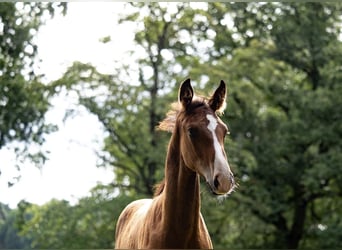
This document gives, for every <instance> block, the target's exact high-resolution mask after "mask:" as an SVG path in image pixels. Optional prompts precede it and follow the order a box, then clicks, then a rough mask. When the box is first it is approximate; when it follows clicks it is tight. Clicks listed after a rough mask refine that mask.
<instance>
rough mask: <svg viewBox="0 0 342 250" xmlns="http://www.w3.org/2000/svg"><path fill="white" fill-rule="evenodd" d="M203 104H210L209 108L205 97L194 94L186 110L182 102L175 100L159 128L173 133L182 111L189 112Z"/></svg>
mask: <svg viewBox="0 0 342 250" xmlns="http://www.w3.org/2000/svg"><path fill="white" fill-rule="evenodd" d="M203 106H208V108H209V105H208V100H207V99H206V98H205V97H200V96H194V98H193V100H192V102H191V103H190V105H189V106H188V107H187V109H186V110H184V109H183V107H182V104H181V103H179V102H174V103H172V104H171V109H170V110H169V111H168V112H167V113H166V118H165V119H164V120H163V121H161V122H160V123H159V126H158V127H157V128H158V129H159V130H162V131H167V132H170V133H172V132H173V130H174V128H175V126H176V121H177V117H178V115H179V114H180V113H181V112H185V113H186V114H189V113H191V112H193V111H194V110H195V109H197V108H199V107H203Z"/></svg>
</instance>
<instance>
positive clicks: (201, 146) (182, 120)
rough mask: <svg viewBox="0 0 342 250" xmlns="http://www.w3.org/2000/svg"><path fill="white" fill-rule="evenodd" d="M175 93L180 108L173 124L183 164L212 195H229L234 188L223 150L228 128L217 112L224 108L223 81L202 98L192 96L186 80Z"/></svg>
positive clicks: (191, 90)
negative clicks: (201, 179) (211, 92)
mask: <svg viewBox="0 0 342 250" xmlns="http://www.w3.org/2000/svg"><path fill="white" fill-rule="evenodd" d="M178 96H179V104H180V105H181V111H180V112H179V114H178V116H177V120H176V124H175V127H176V128H177V130H178V133H179V136H180V152H181V157H182V160H183V161H184V164H185V165H186V166H187V167H188V168H190V169H191V170H192V171H195V172H197V173H198V174H199V175H201V176H202V177H204V178H205V180H206V182H207V183H208V184H209V187H210V188H211V191H212V192H213V193H214V194H216V195H224V194H228V193H229V192H231V191H232V190H233V188H234V187H235V182H234V176H233V173H232V171H231V170H230V167H229V164H228V160H227V155H226V153H225V150H224V139H225V136H226V134H227V133H228V128H227V126H226V125H225V124H224V123H223V122H222V120H221V119H220V118H219V117H218V115H217V113H219V112H222V110H223V109H224V108H225V98H226V84H225V83H224V81H221V83H220V85H219V87H218V88H217V89H216V91H215V92H214V94H213V95H212V96H211V97H210V98H209V99H205V98H200V97H197V96H195V95H194V91H193V88H192V86H191V83H190V79H187V80H185V81H184V82H183V83H182V85H181V86H180V88H179V94H178Z"/></svg>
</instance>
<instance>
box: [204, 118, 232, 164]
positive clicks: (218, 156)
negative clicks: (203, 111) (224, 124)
mask: <svg viewBox="0 0 342 250" xmlns="http://www.w3.org/2000/svg"><path fill="white" fill-rule="evenodd" d="M207 119H208V121H209V124H208V126H207V128H208V129H209V131H210V132H211V134H212V135H213V142H214V149H215V162H214V166H215V168H216V167H223V166H227V163H226V158H225V157H224V155H223V152H222V148H221V145H220V143H219V141H218V139H217V136H216V133H215V130H216V127H217V119H216V118H215V117H214V116H213V115H207ZM228 168H229V167H228Z"/></svg>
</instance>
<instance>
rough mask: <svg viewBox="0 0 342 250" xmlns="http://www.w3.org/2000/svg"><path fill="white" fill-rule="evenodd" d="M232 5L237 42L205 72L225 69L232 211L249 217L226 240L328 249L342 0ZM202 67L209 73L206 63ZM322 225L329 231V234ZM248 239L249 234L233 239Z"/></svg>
mask: <svg viewBox="0 0 342 250" xmlns="http://www.w3.org/2000/svg"><path fill="white" fill-rule="evenodd" d="M232 6H233V9H235V12H233V13H232V16H233V17H234V18H233V20H234V24H235V29H236V33H237V35H235V37H236V38H238V39H237V42H239V43H241V44H242V45H243V46H241V47H239V48H236V49H234V50H233V52H232V53H229V54H226V55H224V54H222V55H221V56H220V57H219V59H218V58H217V57H216V58H214V60H216V64H215V69H216V71H217V72H218V73H216V74H213V75H211V74H208V77H209V78H210V79H216V78H218V77H222V76H223V75H225V74H226V77H227V78H228V79H229V80H228V83H231V87H230V89H231V94H230V96H231V98H230V105H231V106H230V107H231V108H230V109H229V110H230V112H231V113H229V114H228V115H227V118H226V119H227V121H228V122H229V123H230V125H231V127H232V131H233V132H232V141H233V142H232V143H231V144H230V147H229V146H228V150H229V149H231V153H230V154H231V155H232V156H234V158H235V159H234V158H233V162H234V165H236V166H237V167H236V171H237V173H238V176H239V177H240V178H241V181H240V188H239V190H238V192H237V193H236V194H234V195H233V196H232V199H233V200H236V202H237V204H239V206H238V208H239V210H240V211H239V212H237V214H238V215H240V216H241V214H246V216H249V217H250V216H252V217H253V219H251V220H249V221H250V223H248V222H243V223H242V224H241V225H246V227H241V228H237V229H236V230H241V233H240V234H238V236H237V238H236V239H235V240H233V241H232V242H235V243H237V244H239V245H237V246H238V247H239V246H241V244H242V246H241V247H274V248H282V247H285V248H298V247H313V246H314V247H334V246H335V247H336V246H338V244H339V243H338V237H340V235H338V234H336V232H337V231H338V229H337V228H339V227H340V226H341V225H340V222H339V221H338V220H331V219H330V216H328V214H330V213H333V214H335V213H338V212H339V211H338V209H336V207H337V206H339V205H338V204H339V203H340V198H341V194H342V193H341V185H340V184H339V183H340V176H339V174H338V173H339V172H340V171H341V169H340V164H339V162H340V160H341V155H340V154H339V153H338V148H340V147H341V144H340V140H339V138H340V135H341V126H340V125H339V124H340V123H341V114H340V111H339V107H340V105H341V103H340V98H339V97H338V96H340V95H341V87H340V84H339V81H340V79H341V74H340V73H339V70H338V67H339V66H338V65H340V64H341V59H340V58H341V57H340V56H337V55H341V54H342V50H341V48H342V47H341V41H340V40H339V35H340V33H341V30H340V28H339V27H340V24H341V20H340V10H341V5H340V4H335V3H334V4H322V3H310V4H295V3H291V4H289V3H277V4H273V3H272V4H256V3H251V4H247V3H246V4H245V3H242V4H237V5H228V6H227V7H226V8H227V11H229V10H231V9H232ZM238 7H240V8H241V7H242V8H241V9H240V8H238ZM242 14H243V17H242ZM219 18H222V17H219ZM216 22H217V23H222V19H221V20H220V19H218V20H217V21H216ZM215 29H218V28H217V27H216V28H215ZM228 40H229V39H228ZM204 68H206V70H207V72H213V71H214V70H211V68H212V66H211V65H210V64H206V65H203V69H200V70H201V71H202V72H204ZM218 69H222V70H221V71H220V70H218ZM223 69H224V70H225V73H224V71H223ZM228 91H229V89H228ZM228 98H229V97H228ZM228 102H229V101H228ZM228 107H229V106H228ZM234 131H235V132H234ZM239 150H241V151H239ZM326 202H327V203H329V204H330V207H329V206H325V205H323V204H325V203H326ZM227 206H228V207H230V206H229V205H228V203H227ZM231 206H232V207H236V205H235V206H234V205H233V204H231ZM233 214H235V212H233ZM328 217H329V219H328ZM333 218H334V217H333ZM237 221H240V219H237ZM324 221H325V222H328V221H329V225H328V224H325V223H323V222H324ZM235 222H236V221H235ZM233 225H234V223H233ZM252 225H253V226H252ZM255 225H258V226H255ZM234 227H235V226H234ZM234 227H233V228H234ZM234 231H235V230H234ZM234 231H233V232H234ZM327 231H330V232H331V233H332V235H334V238H333V239H332V238H329V241H326V239H327V238H326V237H327V235H328V234H329V233H328V232H327ZM251 235H253V236H251ZM249 237H253V239H254V240H253V241H248V242H241V238H243V239H246V238H249ZM314 237H317V238H315V241H314V242H311V241H310V240H308V239H313V238H314ZM244 244H246V245H244ZM251 244H252V245H251Z"/></svg>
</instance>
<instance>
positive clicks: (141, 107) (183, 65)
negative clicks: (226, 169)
mask: <svg viewBox="0 0 342 250" xmlns="http://www.w3.org/2000/svg"><path fill="white" fill-rule="evenodd" d="M341 10H342V4H341V3H337V2H336V3H323V2H322V3H321V2H316V3H258V2H253V3H205V2H201V3H175V2H174V3H115V2H112V3H96V4H95V3H86V2H84V3H80V2H71V3H58V2H53V3H52V2H51V3H42V2H32V3H30V2H25V3H14V2H8V3H4V2H2V3H0V248H16V249H18V248H26V249H28V248H41V249H43V248H45V249H47V248H54V249H56V248H74V249H76V248H77V249H82V248H83V249H90V248H101V249H108V248H113V247H114V231H115V225H116V220H117V218H118V216H119V214H120V212H121V211H122V209H123V208H124V207H125V206H126V205H127V204H128V203H129V202H130V201H132V200H135V199H138V198H143V197H151V196H152V194H153V186H154V185H155V184H157V183H158V182H160V181H161V180H162V179H163V175H164V160H165V155H166V149H167V143H168V140H169V138H170V134H168V133H165V132H161V131H157V130H156V129H155V127H156V126H157V125H158V122H159V121H161V120H162V119H163V118H164V116H165V113H166V112H167V110H168V109H169V105H170V104H171V103H172V102H174V101H176V100H177V91H178V87H179V83H180V82H181V81H182V80H183V79H185V78H186V77H190V78H191V79H192V84H193V86H194V88H195V90H197V93H198V91H199V90H200V92H202V93H203V94H205V95H208V94H209V93H212V91H213V90H214V89H215V88H216V87H217V85H218V83H219V81H220V80H221V79H223V80H225V82H226V83H227V86H228V98H227V109H226V111H225V113H224V115H223V116H222V119H223V121H224V122H225V123H226V124H227V125H228V127H229V128H230V132H231V133H230V136H229V138H227V139H226V142H225V148H226V152H227V155H228V160H229V162H230V165H231V166H232V170H233V172H234V174H235V176H236V180H237V181H238V183H239V187H238V188H237V190H236V192H234V193H233V194H231V195H230V196H229V197H228V198H226V199H225V200H224V201H218V200H216V199H215V198H214V197H211V195H210V193H209V192H208V191H206V187H205V186H203V187H202V194H201V195H202V214H203V216H204V218H205V220H206V223H207V227H208V230H209V232H210V235H211V237H212V241H213V244H214V247H215V248H225V249H229V248H278V249H280V248H291V249H296V248H339V247H342V243H341V238H342V221H341V214H342V200H341V197H342V174H341V173H342V163H341V162H342V154H341V148H342V145H341V144H342V142H341V141H342V140H341V137H342V112H341V111H342V110H341V107H342V98H341V96H342V85H341V80H342V66H341V65H342V43H341V41H342V35H341V29H342V12H341Z"/></svg>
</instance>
